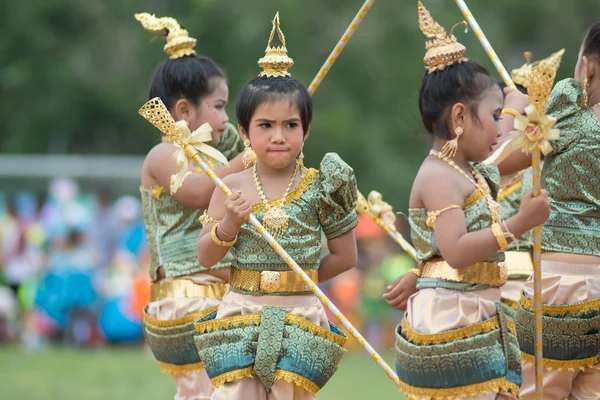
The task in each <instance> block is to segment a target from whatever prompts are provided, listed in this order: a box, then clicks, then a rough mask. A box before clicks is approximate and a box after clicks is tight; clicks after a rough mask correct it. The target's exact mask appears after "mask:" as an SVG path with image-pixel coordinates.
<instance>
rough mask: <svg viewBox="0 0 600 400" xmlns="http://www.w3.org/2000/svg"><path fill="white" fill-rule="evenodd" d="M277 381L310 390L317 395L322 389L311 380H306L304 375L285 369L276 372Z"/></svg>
mask: <svg viewBox="0 0 600 400" xmlns="http://www.w3.org/2000/svg"><path fill="white" fill-rule="evenodd" d="M275 380H276V381H280V380H284V381H286V382H288V383H293V384H294V385H296V386H299V387H301V388H304V389H306V390H308V391H309V392H311V393H312V394H317V392H318V391H319V390H320V389H321V388H320V387H319V386H317V384H316V383H314V382H313V381H311V380H310V379H306V378H305V377H303V376H302V375H299V374H296V373H294V372H290V371H285V370H283V369H278V370H277V371H275Z"/></svg>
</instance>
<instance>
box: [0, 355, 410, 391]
mask: <svg viewBox="0 0 600 400" xmlns="http://www.w3.org/2000/svg"><path fill="white" fill-rule="evenodd" d="M386 361H387V362H388V363H390V365H392V366H393V364H392V360H391V357H390V355H389V354H388V355H387V357H386ZM0 388H2V389H1V390H0V399H7V400H8V399H11V400H12V399H19V400H106V399H111V400H121V399H122V400H132V399H135V400H137V399H144V400H167V399H168V400H171V399H173V395H174V388H173V385H172V381H171V377H170V376H169V375H166V374H162V373H161V372H159V371H158V367H157V366H156V364H155V363H154V359H153V358H152V355H151V354H150V353H148V352H146V351H143V350H141V349H136V348H113V349H102V350H91V351H89V350H86V351H84V350H69V349H62V348H52V349H48V350H44V351H41V352H34V353H28V352H25V351H23V350H21V349H19V348H14V347H8V348H7V347H0ZM317 398H318V399H319V400H334V399H343V400H364V399H369V400H379V399H404V397H403V396H401V395H400V394H399V392H398V390H397V389H396V387H395V386H394V384H393V383H392V381H391V380H389V378H388V377H387V376H386V375H385V374H384V372H383V371H382V370H381V369H380V368H379V367H378V366H377V365H376V364H375V363H374V362H373V361H372V360H371V359H370V357H369V356H367V355H365V353H364V352H358V351H354V352H353V353H349V354H348V355H346V356H345V357H344V361H343V362H342V364H341V366H340V369H339V370H338V372H337V373H336V374H335V375H334V377H333V378H332V379H331V381H330V382H329V383H328V384H327V386H325V388H324V389H323V390H322V391H321V392H319V394H318V395H317Z"/></svg>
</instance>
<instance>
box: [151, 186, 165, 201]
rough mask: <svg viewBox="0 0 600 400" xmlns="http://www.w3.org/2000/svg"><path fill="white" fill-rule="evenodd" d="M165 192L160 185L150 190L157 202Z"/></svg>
mask: <svg viewBox="0 0 600 400" xmlns="http://www.w3.org/2000/svg"><path fill="white" fill-rule="evenodd" d="M164 190H165V188H164V187H162V186H160V185H154V186H152V189H150V192H151V193H152V197H154V199H155V200H158V199H159V198H160V195H161V194H162V192H163V191H164Z"/></svg>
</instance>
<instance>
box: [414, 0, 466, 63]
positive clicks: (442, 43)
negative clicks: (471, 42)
mask: <svg viewBox="0 0 600 400" xmlns="http://www.w3.org/2000/svg"><path fill="white" fill-rule="evenodd" d="M459 24H463V25H464V26H465V28H466V27H467V26H468V25H467V23H466V22H465V21H461V22H459V23H458V24H456V25H454V26H453V27H452V30H454V28H455V27H456V26H457V25H459ZM419 27H420V28H421V31H422V32H423V34H424V35H425V36H426V37H427V38H428V39H431V40H429V41H428V42H426V43H425V48H426V49H427V53H426V54H425V58H424V59H423V61H425V67H426V68H427V69H428V71H429V73H432V72H434V71H437V70H440V71H441V70H443V69H444V68H446V67H447V66H449V65H452V64H454V63H461V62H463V61H468V60H467V59H466V58H465V57H464V55H465V52H466V51H467V48H466V47H465V46H463V45H462V44H460V43H459V42H457V41H456V37H454V35H453V34H452V30H450V34H447V33H446V30H445V29H444V28H442V26H440V24H438V23H437V22H435V21H434V20H433V18H432V17H431V14H430V13H429V11H427V9H426V8H425V6H424V5H423V3H421V2H420V1H419Z"/></svg>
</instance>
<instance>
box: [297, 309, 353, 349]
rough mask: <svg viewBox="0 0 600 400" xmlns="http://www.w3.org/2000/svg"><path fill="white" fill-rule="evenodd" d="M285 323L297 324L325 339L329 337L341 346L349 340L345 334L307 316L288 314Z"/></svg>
mask: <svg viewBox="0 0 600 400" xmlns="http://www.w3.org/2000/svg"><path fill="white" fill-rule="evenodd" d="M285 323H286V324H288V325H294V326H297V327H298V328H300V329H302V330H305V331H307V332H308V333H310V334H312V335H315V336H319V337H321V338H323V339H327V340H329V341H331V342H334V343H335V344H337V345H338V346H341V347H344V345H345V344H346V341H347V340H348V339H347V338H345V337H344V336H341V335H338V334H337V333H334V332H332V331H330V330H328V329H326V328H323V327H322V326H321V325H317V324H313V323H312V322H310V321H309V320H307V319H306V318H303V317H301V316H299V315H295V314H286V315H285Z"/></svg>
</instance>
